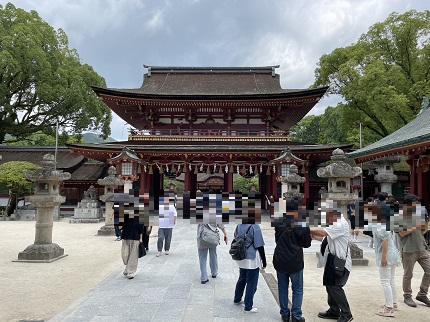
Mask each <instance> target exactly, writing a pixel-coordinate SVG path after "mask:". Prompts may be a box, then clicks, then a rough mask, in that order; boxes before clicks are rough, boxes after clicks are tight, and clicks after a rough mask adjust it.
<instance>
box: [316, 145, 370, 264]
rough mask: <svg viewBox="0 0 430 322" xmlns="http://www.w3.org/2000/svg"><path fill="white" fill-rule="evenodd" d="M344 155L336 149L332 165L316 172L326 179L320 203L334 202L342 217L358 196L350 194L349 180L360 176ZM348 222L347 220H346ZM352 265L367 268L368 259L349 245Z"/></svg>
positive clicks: (356, 248) (359, 250)
mask: <svg viewBox="0 0 430 322" xmlns="http://www.w3.org/2000/svg"><path fill="white" fill-rule="evenodd" d="M345 158H346V156H345V153H344V152H343V151H342V150H341V149H336V150H334V151H333V153H332V157H331V159H332V160H333V163H332V164H329V165H328V166H326V167H325V168H321V169H318V170H317V175H318V176H319V177H320V178H328V190H327V192H325V191H323V189H321V190H320V194H321V201H322V202H324V201H326V200H327V201H330V200H331V201H334V202H335V204H336V206H337V207H338V208H340V209H337V210H340V212H341V213H342V215H343V216H346V213H347V212H346V205H347V204H348V203H350V202H352V201H356V200H357V199H358V194H357V193H353V192H351V179H352V178H354V177H357V176H359V175H361V168H360V167H351V166H350V165H349V164H348V163H346V162H345V161H344V160H345ZM346 219H347V220H348V218H346ZM349 245H350V249H351V259H352V265H362V266H367V265H368V263H369V260H368V259H365V258H363V250H362V249H360V248H359V247H358V246H357V245H356V244H354V243H350V244H349Z"/></svg>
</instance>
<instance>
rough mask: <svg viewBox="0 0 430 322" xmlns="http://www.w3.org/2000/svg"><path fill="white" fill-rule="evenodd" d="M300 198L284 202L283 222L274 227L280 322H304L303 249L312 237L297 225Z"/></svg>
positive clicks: (308, 231) (309, 244) (307, 231)
mask: <svg viewBox="0 0 430 322" xmlns="http://www.w3.org/2000/svg"><path fill="white" fill-rule="evenodd" d="M299 204H301V199H300V198H292V199H287V200H286V217H285V220H284V221H285V222H283V223H282V224H281V225H280V226H278V227H275V242H276V247H275V252H274V255H273V267H274V268H275V270H276V274H277V277H278V297H279V306H280V314H281V317H282V321H284V322H289V321H290V316H291V322H299V321H300V322H304V321H305V318H304V317H303V316H302V302H303V268H304V260H303V248H308V247H310V246H311V242H312V239H311V234H310V229H309V228H308V227H301V226H300V225H299V223H300V218H299ZM290 280H291V289H292V295H293V296H292V304H291V310H290V309H289V308H288V284H289V281H290Z"/></svg>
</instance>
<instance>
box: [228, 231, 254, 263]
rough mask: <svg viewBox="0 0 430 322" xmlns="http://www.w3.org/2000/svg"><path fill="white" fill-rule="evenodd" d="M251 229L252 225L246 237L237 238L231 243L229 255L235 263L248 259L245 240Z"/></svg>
mask: <svg viewBox="0 0 430 322" xmlns="http://www.w3.org/2000/svg"><path fill="white" fill-rule="evenodd" d="M251 227H252V225H251V226H249V227H248V229H247V230H246V233H245V235H244V236H242V237H239V236H236V237H234V239H233V240H232V241H231V246H230V250H229V253H230V255H231V258H233V259H234V260H235V261H241V260H242V259H245V257H246V249H247V247H246V246H245V239H246V236H247V235H248V231H249V229H250V228H251Z"/></svg>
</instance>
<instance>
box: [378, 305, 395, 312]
mask: <svg viewBox="0 0 430 322" xmlns="http://www.w3.org/2000/svg"><path fill="white" fill-rule="evenodd" d="M385 306H386V305H385V304H381V306H379V307H385ZM387 308H388V306H387ZM393 309H394V311H397V303H393Z"/></svg>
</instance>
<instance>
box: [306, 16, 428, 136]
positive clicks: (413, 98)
mask: <svg viewBox="0 0 430 322" xmlns="http://www.w3.org/2000/svg"><path fill="white" fill-rule="evenodd" d="M429 33H430V11H424V12H416V11H415V10H411V11H408V12H406V13H404V14H397V13H392V14H391V15H390V16H389V17H388V19H387V20H385V21H384V22H382V23H376V24H374V25H373V26H371V27H370V29H369V31H368V32H367V33H366V34H364V35H362V36H361V37H360V39H359V40H358V41H357V43H356V44H353V45H351V46H348V47H345V48H337V49H335V50H334V51H333V52H332V53H330V54H327V55H323V56H322V57H321V58H320V61H319V64H318V68H317V69H316V71H315V75H316V80H315V83H314V85H313V86H327V85H329V86H330V89H329V92H328V93H329V94H338V95H341V96H342V98H343V102H342V103H339V104H338V106H337V107H336V109H337V113H338V114H339V118H338V122H337V123H338V126H339V127H340V128H343V129H344V130H345V129H348V128H350V129H358V128H359V123H362V124H363V128H364V129H363V131H364V133H365V136H364V137H365V143H366V144H369V143H371V142H374V141H376V140H378V139H380V138H382V137H385V136H387V135H388V134H390V133H392V132H394V131H395V130H397V129H399V128H400V127H402V126H403V125H405V124H406V123H408V122H409V121H410V120H412V119H413V118H414V117H415V116H416V115H417V114H418V113H419V111H420V109H421V104H422V101H423V97H424V96H430V36H429ZM345 134H346V135H349V136H351V137H349V138H346V139H347V141H356V140H355V139H353V136H357V130H355V131H351V132H348V131H347V132H345Z"/></svg>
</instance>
